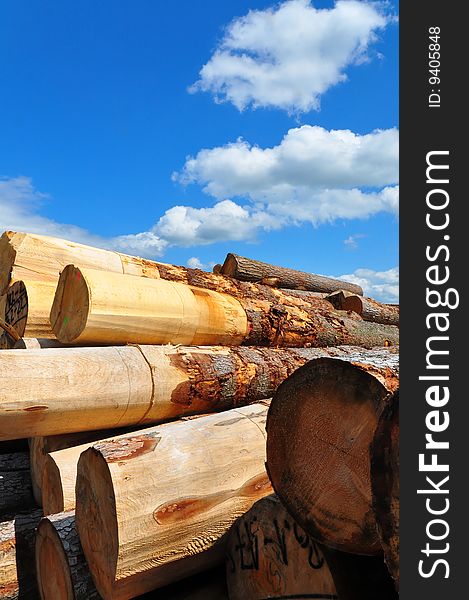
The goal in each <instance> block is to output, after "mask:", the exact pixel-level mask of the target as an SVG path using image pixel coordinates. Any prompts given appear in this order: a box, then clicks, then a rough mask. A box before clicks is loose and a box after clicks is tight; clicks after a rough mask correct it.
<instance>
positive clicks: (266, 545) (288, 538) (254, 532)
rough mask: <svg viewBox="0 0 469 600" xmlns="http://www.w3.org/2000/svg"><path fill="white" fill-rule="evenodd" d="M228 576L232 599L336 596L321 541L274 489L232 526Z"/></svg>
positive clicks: (228, 544)
mask: <svg viewBox="0 0 469 600" xmlns="http://www.w3.org/2000/svg"><path fill="white" fill-rule="evenodd" d="M226 578H227V584H228V592H229V596H230V600H246V599H249V600H264V598H313V597H314V598H323V599H326V598H329V599H333V598H337V594H336V591H335V586H334V582H333V580H332V576H331V574H330V572H329V569H328V567H327V564H326V563H325V560H324V557H323V554H322V551H321V549H320V547H319V546H318V545H317V544H316V543H315V542H314V541H313V540H312V539H311V538H310V537H309V536H308V534H307V533H305V532H304V531H303V529H301V527H300V526H299V525H297V523H296V522H295V521H294V520H293V519H292V518H291V516H290V515H289V514H288V513H287V511H286V510H285V508H284V507H283V506H282V504H281V503H280V502H279V500H278V499H277V498H276V497H275V496H273V495H272V496H267V497H266V498H263V499H262V500H259V502H256V503H255V504H254V506H253V507H252V508H251V509H250V510H249V511H248V512H247V513H245V514H244V515H243V516H242V517H240V518H239V519H238V520H237V521H236V523H235V524H234V525H233V527H232V528H231V530H230V534H229V537H228V542H227V558H226Z"/></svg>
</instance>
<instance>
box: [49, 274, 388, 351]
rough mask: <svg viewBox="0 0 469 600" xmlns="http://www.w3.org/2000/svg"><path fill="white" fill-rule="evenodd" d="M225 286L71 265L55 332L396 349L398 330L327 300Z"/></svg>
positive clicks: (56, 309) (67, 337) (85, 338)
mask: <svg viewBox="0 0 469 600" xmlns="http://www.w3.org/2000/svg"><path fill="white" fill-rule="evenodd" d="M177 269H178V268H176V267H173V268H172V270H171V272H174V271H177ZM186 272H187V270H186V271H185V273H186ZM197 273H198V274H199V275H200V277H198V278H197V279H199V280H200V281H201V282H202V283H203V282H204V281H205V282H206V283H207V284H209V285H211V286H212V287H217V286H216V285H214V282H215V281H216V279H217V278H218V277H220V276H217V275H214V274H210V273H204V272H203V271H198V272H197ZM207 278H208V281H207ZM220 279H221V280H222V284H223V285H222V286H221V287H222V289H220V291H219V292H216V291H213V290H210V291H208V288H207V287H193V286H190V287H189V286H185V285H180V284H174V283H172V282H168V281H165V280H164V279H161V280H159V281H151V280H145V279H141V278H139V279H138V280H137V282H136V281H131V282H129V278H128V277H126V276H124V275H117V274H114V273H106V274H103V273H101V272H98V271H94V272H92V271H91V270H88V271H86V272H85V271H83V270H77V269H76V268H74V267H73V266H70V267H67V268H66V269H65V270H64V271H63V273H62V275H61V277H60V280H59V285H58V289H57V293H56V296H55V300H54V304H53V307H52V311H51V323H52V330H53V332H54V334H55V335H56V337H57V339H59V341H61V342H64V343H84V342H90V343H119V344H120V343H128V342H136V343H186V344H202V345H207V344H214V343H218V344H223V343H226V344H229V345H233V346H235V345H239V344H244V345H253V346H289V347H294V346H314V347H322V346H337V345H341V344H349V345H359V346H363V347H367V348H369V347H373V346H384V345H395V344H397V343H398V333H399V332H398V329H397V328H396V327H393V326H389V325H381V324H375V323H373V324H371V323H366V322H362V321H357V320H355V319H351V318H349V317H346V316H344V315H343V314H339V313H337V312H336V311H334V310H331V305H330V304H329V303H328V302H327V301H325V300H324V299H322V298H309V299H308V300H304V299H302V298H298V297H295V296H291V295H287V294H285V293H284V292H280V291H279V290H274V289H272V288H268V287H266V286H258V285H255V284H243V283H242V282H238V284H234V282H233V281H232V280H229V279H227V278H224V277H220ZM174 286H176V287H174ZM226 289H229V290H231V295H227V294H226V293H225V290H226ZM236 289H237V290H238V292H237V294H233V292H234V291H235V290H236ZM90 298H94V300H93V301H91V300H90Z"/></svg>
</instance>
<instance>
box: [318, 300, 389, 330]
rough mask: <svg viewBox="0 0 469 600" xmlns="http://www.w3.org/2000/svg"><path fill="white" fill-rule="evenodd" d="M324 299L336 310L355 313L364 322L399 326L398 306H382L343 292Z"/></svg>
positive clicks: (373, 301) (374, 301) (379, 303)
mask: <svg viewBox="0 0 469 600" xmlns="http://www.w3.org/2000/svg"><path fill="white" fill-rule="evenodd" d="M326 299H327V300H329V302H331V304H333V305H334V306H335V308H337V309H341V310H346V311H354V312H356V313H357V314H358V315H360V316H361V317H362V319H363V320H364V321H370V322H372V323H383V324H384V325H397V326H399V305H398V304H382V303H381V302H377V301H376V300H373V298H365V297H363V296H357V295H355V294H345V293H344V292H336V293H335V294H331V295H329V296H327V298H326Z"/></svg>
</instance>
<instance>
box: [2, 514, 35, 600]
mask: <svg viewBox="0 0 469 600" xmlns="http://www.w3.org/2000/svg"><path fill="white" fill-rule="evenodd" d="M41 516H42V515H41V511H40V510H37V509H36V510H34V511H32V512H31V513H28V514H19V515H17V516H16V517H15V518H14V519H12V520H10V521H4V522H0V600H39V593H38V589H37V584H36V568H35V562H34V541H35V535H36V527H37V525H38V523H39V521H40V519H41Z"/></svg>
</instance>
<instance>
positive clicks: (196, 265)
mask: <svg viewBox="0 0 469 600" xmlns="http://www.w3.org/2000/svg"><path fill="white" fill-rule="evenodd" d="M186 264H187V266H188V267H189V268H190V269H201V270H202V271H211V270H212V269H213V267H214V266H215V264H216V263H214V262H209V263H203V262H202V261H201V260H200V258H198V257H197V256H191V257H190V258H189V259H188V261H187V263H186Z"/></svg>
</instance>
